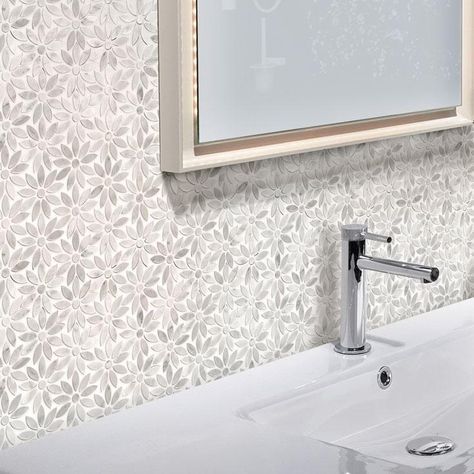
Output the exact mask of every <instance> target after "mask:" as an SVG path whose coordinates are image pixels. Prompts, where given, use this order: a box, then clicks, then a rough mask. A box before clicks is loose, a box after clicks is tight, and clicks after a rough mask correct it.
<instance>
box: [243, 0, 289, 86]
mask: <svg viewBox="0 0 474 474" xmlns="http://www.w3.org/2000/svg"><path fill="white" fill-rule="evenodd" d="M252 1H253V3H254V5H255V8H257V10H258V11H260V12H261V13H262V14H263V15H268V14H270V13H273V12H274V11H275V10H276V9H277V8H278V7H279V6H280V4H281V2H282V0H270V2H271V3H269V2H267V3H269V5H267V6H263V5H262V3H263V1H264V0H252ZM267 41H268V33H267V18H266V16H262V18H261V19H260V62H259V63H258V64H254V65H252V66H250V68H251V69H252V70H253V71H254V73H255V87H256V89H257V90H258V91H259V92H262V93H268V92H270V91H271V90H272V89H273V87H274V84H275V69H276V68H278V67H281V66H284V65H285V64H286V59H285V58H282V57H270V56H268V48H267Z"/></svg>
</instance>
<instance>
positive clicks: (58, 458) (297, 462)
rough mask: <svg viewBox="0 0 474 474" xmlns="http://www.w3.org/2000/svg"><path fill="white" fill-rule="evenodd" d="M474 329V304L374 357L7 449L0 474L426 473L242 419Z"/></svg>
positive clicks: (302, 366) (316, 360) (274, 369)
mask: <svg viewBox="0 0 474 474" xmlns="http://www.w3.org/2000/svg"><path fill="white" fill-rule="evenodd" d="M453 314H455V317H452V315H453ZM450 315H451V317H450ZM473 324H474V300H467V301H464V302H462V303H458V304H457V305H455V306H452V307H450V308H449V309H448V308H443V309H440V310H436V311H433V312H431V313H428V314H426V315H422V316H418V317H415V318H411V319H409V320H405V321H401V322H399V323H395V324H393V325H390V326H386V327H383V328H379V329H377V330H375V331H372V332H371V333H370V342H371V344H372V348H373V349H372V352H371V353H369V354H368V355H367V356H341V355H339V354H336V353H335V352H334V351H333V348H332V345H330V344H328V345H325V346H321V347H318V348H315V349H312V350H310V351H307V352H304V353H301V354H297V355H294V356H291V357H288V358H286V359H282V360H279V361H276V362H272V363H270V364H267V365H265V366H262V367H258V368H256V369H252V370H249V371H246V372H243V373H240V374H237V375H233V376H230V377H227V378H225V379H222V380H219V381H217V382H212V383H210V384H207V385H205V386H201V387H197V388H194V389H192V390H189V391H187V392H181V393H178V394H176V395H173V396H170V397H167V398H163V399H160V400H156V401H154V402H150V403H148V404H145V405H143V406H141V407H137V408H133V409H130V410H126V411H122V412H120V413H118V414H115V415H112V416H109V417H107V418H103V419H100V420H96V421H93V422H89V423H85V424H83V425H80V426H78V427H75V428H72V429H69V430H66V431H63V432H60V433H55V434H52V435H49V436H47V437H46V438H43V439H41V440H37V441H32V442H29V443H26V444H23V445H20V446H17V447H15V448H10V449H7V450H5V451H3V452H2V453H0V474H33V473H34V474H79V473H80V474H99V473H100V474H112V473H113V474H125V473H127V474H128V473H131V472H133V473H142V474H151V473H157V474H158V473H160V474H162V473H166V474H178V473H179V474H187V473H194V474H212V473H226V474H227V473H235V474H237V473H239V474H253V473H259V474H262V473H271V474H288V473H297V474H306V473H307V474H316V473H324V474H332V473H334V474H339V473H342V474H346V473H348V472H350V474H362V473H364V474H383V473H388V472H398V473H402V472H403V474H409V473H411V472H420V471H419V470H407V469H404V470H403V471H400V470H399V469H400V467H399V466H394V465H390V464H388V463H385V462H381V461H377V460H374V459H370V458H365V457H363V456H362V455H359V454H357V453H354V452H352V451H349V450H345V449H342V448H337V447H335V446H329V445H325V444H323V443H321V442H317V441H315V440H312V439H309V438H303V437H298V436H291V435H286V434H282V433H279V432H276V431H275V430H274V429H271V428H269V427H264V426H259V425H257V424H255V423H252V422H250V421H247V420H244V419H241V418H239V417H238V416H237V415H236V413H237V412H238V410H240V409H241V408H242V407H244V406H246V405H248V404H251V403H255V402H257V401H259V400H262V399H265V398H268V397H271V396H274V395H275V394H278V393H284V392H287V391H291V390H294V389H295V388H298V387H301V386H304V385H308V384H311V383H314V382H315V381H317V380H320V379H322V378H323V377H327V376H330V375H334V374H340V373H341V371H345V370H351V371H353V370H357V369H356V367H364V368H367V367H368V366H369V364H374V369H375V368H377V367H378V364H379V363H380V357H381V356H382V357H385V355H386V356H387V357H388V356H390V355H393V354H394V353H396V352H397V351H400V350H403V349H406V348H407V347H408V346H414V345H417V344H422V343H426V342H429V341H431V340H435V339H436V338H437V337H440V336H442V335H443V334H445V333H446V332H448V331H451V330H455V329H459V328H463V327H465V326H468V325H469V326H470V325H473ZM375 359H377V360H375ZM426 472H432V471H426ZM472 472H474V471H472Z"/></svg>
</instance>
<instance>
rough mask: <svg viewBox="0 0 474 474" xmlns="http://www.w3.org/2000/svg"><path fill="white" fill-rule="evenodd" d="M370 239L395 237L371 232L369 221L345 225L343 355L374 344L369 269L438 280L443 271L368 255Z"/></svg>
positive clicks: (387, 240) (339, 349)
mask: <svg viewBox="0 0 474 474" xmlns="http://www.w3.org/2000/svg"><path fill="white" fill-rule="evenodd" d="M367 240H375V241H377V242H385V243H388V244H389V243H391V242H392V238H391V237H386V236H383V235H377V234H371V233H370V232H368V228H367V225H366V224H351V225H345V226H342V282H341V334H340V339H339V342H338V343H337V344H336V346H335V351H336V352H339V353H340V354H366V353H367V352H369V351H370V344H369V343H367V342H366V338H365V321H366V312H367V296H366V289H365V287H366V283H365V270H372V271H375V272H382V273H391V274H392V275H399V276H403V277H407V278H416V279H419V280H421V281H422V282H423V283H432V282H435V281H436V280H437V279H438V277H439V270H438V269H437V268H435V267H426V266H424V265H417V264H414V263H406V262H397V261H395V260H387V259H383V258H376V257H369V256H367V255H365V244H366V241H367Z"/></svg>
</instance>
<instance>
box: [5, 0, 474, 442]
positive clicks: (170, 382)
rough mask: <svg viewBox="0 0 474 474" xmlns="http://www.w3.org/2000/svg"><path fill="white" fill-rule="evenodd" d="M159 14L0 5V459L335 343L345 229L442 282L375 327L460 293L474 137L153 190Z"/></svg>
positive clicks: (465, 290) (186, 179) (416, 141)
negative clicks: (370, 233)
mask: <svg viewBox="0 0 474 474" xmlns="http://www.w3.org/2000/svg"><path fill="white" fill-rule="evenodd" d="M155 4H156V2H155V1H149V0H146V1H143V0H135V1H129V2H125V0H105V1H97V0H93V1H83V2H79V1H78V0H72V1H70V0H62V1H61V2H58V1H53V0H39V1H37V2H32V1H29V0H24V1H23V0H22V1H15V2H9V1H8V0H2V3H1V10H0V63H1V70H0V246H1V255H0V345H1V351H0V372H1V386H0V444H1V446H3V447H6V446H10V445H14V444H16V443H19V442H22V441H26V440H31V439H34V438H38V437H41V436H44V435H45V434H46V433H48V432H52V431H56V430H59V429H62V428H66V427H70V426H73V425H75V424H77V423H80V422H82V421H84V420H87V419H93V418H98V417H101V416H103V415H107V414H109V413H112V412H114V411H116V410H120V409H123V408H125V407H130V406H134V405H137V404H140V403H142V402H144V401H146V400H151V399H153V398H157V397H161V396H163V395H167V394H171V393H173V392H175V391H178V390H182V389H185V388H188V387H191V386H192V385H196V384H201V383H203V382H207V381H210V380H213V379H217V378H219V377H222V376H225V375H228V374H230V373H232V372H236V371H240V370H244V369H247V368H249V367H252V366H254V365H257V364H262V363H265V362H269V361H271V360H273V359H275V358H278V357H283V356H286V355H289V354H291V353H294V352H297V351H302V350H305V349H308V348H310V347H312V346H314V345H317V344H321V343H323V342H326V341H329V340H332V339H334V338H335V337H336V336H337V327H338V306H339V243H338V238H339V231H338V226H339V225H340V224H341V223H350V222H355V221H361V222H362V221H368V222H369V223H370V225H371V228H372V229H373V230H374V231H377V232H387V231H391V232H392V233H393V235H394V238H395V243H394V244H393V245H392V248H391V249H386V248H384V247H383V246H381V245H380V244H375V243H374V244H371V250H372V251H373V252H374V253H378V254H379V255H388V254H391V255H392V256H393V257H396V258H403V259H414V260H416V261H420V262H427V263H431V264H436V265H438V266H439V267H440V268H441V279H440V281H439V283H437V284H435V285H426V286H423V285H421V284H419V283H418V282H409V281H405V280H403V279H397V278H391V277H387V276H382V275H380V276H379V275H375V276H374V275H371V277H370V293H369V294H370V324H371V325H372V326H377V325H381V324H385V323H389V322H392V321H395V320H398V319H401V318H405V317H409V316H411V315H414V314H417V313H421V312H423V311H426V310H429V309H432V308H435V307H439V306H443V305H446V304H448V303H452V302H455V301H458V300H462V299H464V298H468V297H470V296H474V268H473V267H474V250H473V248H474V246H473V245H472V242H473V241H474V235H473V234H474V226H473V220H474V203H473V188H474V160H473V158H472V149H473V134H472V131H471V130H470V129H459V130H453V131H449V132H443V133H436V134H431V135H424V136H417V137H411V138H406V139H399V140H392V141H387V142H381V143H375V144H370V145H361V146H355V147H349V148H345V149H340V150H332V151H327V152H322V153H316V154H311V155H307V156H296V157H286V158H282V159H279V160H273V161H267V162H261V163H258V164H255V163H253V164H246V165H241V166H234V167H228V168H224V169H220V170H216V169H215V170H210V171H205V172H198V173H192V174H188V175H183V176H174V177H173V176H165V175H162V174H161V173H160V168H159V162H158V100H157V80H158V79H157V72H156V71H157V47H156V43H157V32H156V11H155V10H154V8H155Z"/></svg>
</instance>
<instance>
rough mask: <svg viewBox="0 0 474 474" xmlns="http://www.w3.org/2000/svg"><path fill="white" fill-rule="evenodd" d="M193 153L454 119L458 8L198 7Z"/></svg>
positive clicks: (395, 4) (432, 1) (348, 0)
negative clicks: (449, 115)
mask: <svg viewBox="0 0 474 474" xmlns="http://www.w3.org/2000/svg"><path fill="white" fill-rule="evenodd" d="M196 2H197V88H198V94H197V100H198V104H197V107H198V108H197V127H198V128H197V130H198V133H197V136H196V137H195V140H196V142H197V143H200V144H205V143H212V142H221V141H228V140H235V139H240V138H245V137H254V136H259V135H267V134H274V133H279V132H286V131H292V130H302V129H308V128H314V127H322V126H328V125H335V124H344V123H351V122H358V121H366V120H372V119H378V118H386V117H393V116H400V115H407V114H414V113H419V112H428V111H439V110H446V109H454V108H455V107H457V106H459V105H460V104H461V100H462V97H461V96H462V94H461V89H462V80H461V79H462V4H463V2H462V0H383V1H382V0H298V1H294V0H196Z"/></svg>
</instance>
